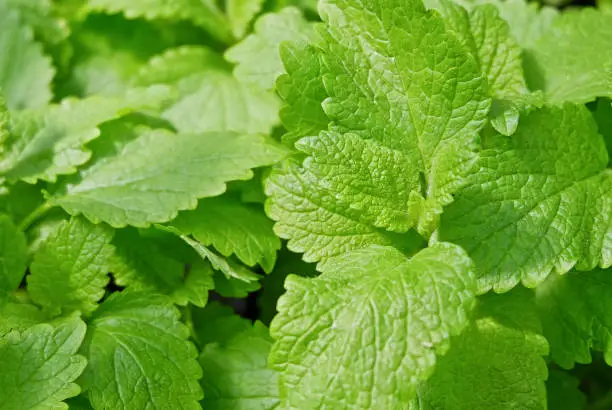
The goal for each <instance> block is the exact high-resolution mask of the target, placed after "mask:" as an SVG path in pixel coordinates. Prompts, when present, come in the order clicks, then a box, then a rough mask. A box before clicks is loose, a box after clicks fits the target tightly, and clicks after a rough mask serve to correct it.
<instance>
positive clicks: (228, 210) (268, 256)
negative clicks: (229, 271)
mask: <svg viewBox="0 0 612 410" xmlns="http://www.w3.org/2000/svg"><path fill="white" fill-rule="evenodd" d="M172 225H173V226H175V227H177V228H178V229H179V230H180V231H181V232H183V233H185V234H187V235H193V237H194V238H195V239H197V240H198V241H200V242H201V243H202V244H203V245H205V246H210V245H214V247H215V249H217V251H219V252H220V253H221V254H222V255H223V256H226V257H228V256H230V255H231V254H236V256H237V257H238V258H239V259H240V260H241V261H242V262H243V263H245V264H246V265H248V266H255V264H260V265H261V266H262V268H263V269H264V271H266V272H270V271H271V270H272V268H273V267H274V262H275V261H276V251H278V250H279V249H280V246H281V243H280V239H279V238H278V237H277V236H276V235H274V232H273V231H272V221H270V220H269V219H268V218H266V216H265V214H264V213H263V210H262V209H259V208H258V207H257V206H253V205H249V204H243V203H241V202H240V201H239V200H238V199H236V198H234V197H231V196H221V197H216V198H208V199H203V200H201V201H200V202H199V203H198V207H197V208H196V209H195V210H193V211H187V212H182V213H180V214H179V216H178V218H177V219H176V220H175V221H174V222H172Z"/></svg>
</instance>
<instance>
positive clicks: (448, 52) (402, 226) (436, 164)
mask: <svg viewBox="0 0 612 410" xmlns="http://www.w3.org/2000/svg"><path fill="white" fill-rule="evenodd" d="M320 11H321V13H322V17H323V20H324V21H325V22H326V23H327V24H326V28H327V32H323V31H322V36H323V37H324V40H323V41H322V42H321V44H320V49H319V51H316V50H314V51H315V52H317V53H318V58H319V60H320V61H321V64H320V67H321V71H322V72H321V77H322V81H323V84H324V86H325V91H326V93H327V95H328V98H327V99H325V101H324V103H323V109H324V110H325V113H326V115H327V116H328V117H329V119H330V121H331V128H332V130H330V131H329V132H321V133H320V134H319V135H318V136H311V137H306V138H303V139H302V140H300V141H299V142H298V144H297V148H298V149H299V150H300V151H302V152H303V153H305V154H307V155H308V156H309V157H308V158H307V159H306V160H305V161H304V163H303V164H301V165H296V164H288V165H287V166H286V168H285V169H284V170H281V171H277V172H275V173H274V174H273V175H272V176H271V177H270V179H269V183H268V187H267V194H268V195H269V196H271V199H270V201H269V203H268V212H269V214H270V215H271V216H272V218H273V219H275V220H277V221H279V223H278V224H277V225H276V232H277V234H278V235H280V236H281V237H283V238H287V239H290V242H289V247H290V249H292V250H294V251H298V252H306V258H307V260H309V261H314V260H319V259H321V258H324V257H327V256H330V255H333V254H337V253H341V252H343V251H346V250H350V249H355V248H359V247H361V246H363V245H367V244H371V243H377V244H388V243H389V241H388V240H385V239H384V238H381V237H382V236H384V234H383V233H382V232H381V231H379V229H380V230H383V229H386V230H389V231H394V232H406V231H408V230H409V229H410V228H411V227H412V226H414V225H416V226H417V228H418V230H419V231H420V232H422V233H424V234H426V235H429V234H430V233H431V232H432V231H433V230H434V229H435V227H436V225H437V219H438V215H439V213H440V212H441V207H442V206H443V205H444V204H447V203H449V202H451V201H452V196H451V193H452V192H453V191H455V190H456V189H457V188H458V187H459V186H460V185H461V184H462V183H463V173H464V172H465V171H466V170H467V167H468V165H469V164H470V161H471V158H472V148H473V142H474V138H475V136H476V135H477V133H478V131H479V129H480V128H481V127H482V126H483V125H484V123H485V117H486V112H487V109H488V107H489V101H488V100H487V99H486V97H485V92H486V90H485V88H486V82H485V79H484V78H482V76H481V74H480V68H479V66H478V62H477V61H476V60H475V59H474V58H473V56H471V55H470V54H469V53H467V52H466V50H465V49H464V47H462V45H461V44H460V43H459V42H458V41H457V40H456V39H455V36H454V35H452V34H450V33H447V32H446V30H445V27H444V22H443V21H442V20H441V19H440V18H439V17H438V16H437V15H435V14H433V13H431V12H428V11H426V10H425V9H424V7H423V6H422V4H420V3H417V2H414V3H412V2H410V3H406V2H403V1H402V2H400V1H399V0H397V1H396V0H389V1H385V2H383V3H380V4H378V3H376V4H374V3H372V4H368V5H367V6H365V7H363V6H362V4H361V2H357V1H354V0H346V1H344V0H343V1H336V2H331V1H325V2H322V3H321V5H320ZM430 72H431V73H435V74H431V75H430V74H425V73H430ZM285 81H286V80H285ZM315 88H316V87H315ZM285 93H286V90H285ZM307 101H310V99H308V100H307ZM307 106H308V107H312V105H311V104H310V103H308V105H307ZM292 107H296V108H300V107H301V105H299V104H293V105H292ZM310 113H311V111H310V109H308V113H307V114H306V115H311V114H310ZM421 180H422V181H421ZM330 192H333V194H332V195H330Z"/></svg>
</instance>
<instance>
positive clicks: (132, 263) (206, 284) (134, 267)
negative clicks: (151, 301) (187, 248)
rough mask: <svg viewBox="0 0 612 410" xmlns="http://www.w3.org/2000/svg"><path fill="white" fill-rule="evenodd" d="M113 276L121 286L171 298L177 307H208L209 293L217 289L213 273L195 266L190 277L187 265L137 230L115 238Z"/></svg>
mask: <svg viewBox="0 0 612 410" xmlns="http://www.w3.org/2000/svg"><path fill="white" fill-rule="evenodd" d="M113 244H114V245H115V247H116V249H117V250H116V253H115V257H114V258H113V261H112V272H113V277H114V278H115V282H116V283H117V284H118V285H119V286H124V287H127V288H130V289H131V290H139V291H140V290H142V291H149V292H153V293H161V294H166V295H169V296H170V298H171V299H172V300H173V301H174V302H175V303H177V304H181V305H185V304H187V303H188V302H191V303H193V304H195V305H196V306H204V305H205V304H206V301H207V300H208V291H209V290H211V289H212V288H213V286H214V283H213V278H212V270H210V268H209V267H208V269H206V268H207V266H206V265H204V266H201V265H199V264H194V266H192V269H191V270H190V271H189V273H186V271H185V264H184V262H182V261H180V260H178V259H174V258H172V257H170V256H168V255H167V254H165V253H164V252H163V249H162V246H163V243H159V242H157V241H155V240H154V239H151V238H146V237H145V236H142V235H139V234H138V232H136V231H135V230H127V229H124V230H121V231H119V232H118V233H117V235H116V236H115V240H114V241H113Z"/></svg>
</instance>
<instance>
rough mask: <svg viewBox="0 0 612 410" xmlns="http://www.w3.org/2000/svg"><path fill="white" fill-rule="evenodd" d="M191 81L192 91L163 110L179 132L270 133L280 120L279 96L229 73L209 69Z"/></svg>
mask: <svg viewBox="0 0 612 410" xmlns="http://www.w3.org/2000/svg"><path fill="white" fill-rule="evenodd" d="M187 81H188V83H186V84H189V85H190V87H189V91H188V92H186V93H185V94H184V95H183V97H182V98H180V99H179V100H178V101H177V102H176V103H175V104H174V105H172V106H171V107H169V108H168V109H167V110H166V111H164V113H163V118H165V119H167V120H168V121H170V122H172V124H173V125H174V126H175V127H176V128H177V129H178V130H179V131H183V132H208V131H235V132H241V133H250V134H257V133H262V134H269V133H270V131H271V130H272V127H273V126H274V125H276V123H277V122H278V114H277V111H278V99H277V98H276V97H275V96H274V95H273V94H271V93H268V92H266V91H262V90H258V89H254V88H251V87H249V86H247V85H244V84H242V83H240V82H239V81H238V80H236V78H235V77H234V76H232V75H231V74H230V73H228V72H224V71H220V70H209V71H208V72H206V73H202V74H201V75H197V76H192V77H189V78H188V79H186V80H185V82H187ZM179 87H180V85H179ZM183 87H186V85H183ZM203 113H205V115H202V114H203Z"/></svg>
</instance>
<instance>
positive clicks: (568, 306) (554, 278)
mask: <svg viewBox="0 0 612 410" xmlns="http://www.w3.org/2000/svg"><path fill="white" fill-rule="evenodd" d="M610 289H612V269H606V270H602V269H596V270H594V271H590V272H575V271H572V272H569V273H567V274H566V275H562V276H561V275H551V276H550V277H549V278H548V280H547V281H545V282H544V283H542V285H540V286H538V287H537V288H536V295H537V298H536V301H537V305H538V310H539V313H540V318H541V320H542V324H543V327H544V336H546V338H547V339H548V342H549V343H550V355H551V357H552V359H553V360H554V361H555V362H556V363H557V364H559V365H560V366H561V367H564V368H568V369H569V368H571V367H573V366H574V363H590V362H591V349H592V348H596V349H598V350H603V352H604V357H605V359H606V362H607V363H608V365H610V364H612V333H611V332H610V330H609V329H610V328H612V318H611V317H610V315H609V313H608V312H610V309H612V297H610Z"/></svg>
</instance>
